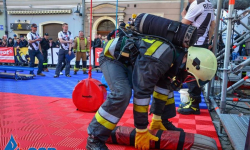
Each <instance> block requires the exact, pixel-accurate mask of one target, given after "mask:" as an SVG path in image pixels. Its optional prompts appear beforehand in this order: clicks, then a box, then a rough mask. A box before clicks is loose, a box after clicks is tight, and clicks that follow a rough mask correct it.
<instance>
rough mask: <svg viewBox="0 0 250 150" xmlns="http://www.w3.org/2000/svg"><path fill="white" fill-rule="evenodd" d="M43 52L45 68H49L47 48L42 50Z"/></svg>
mask: <svg viewBox="0 0 250 150" xmlns="http://www.w3.org/2000/svg"><path fill="white" fill-rule="evenodd" d="M42 52H43V69H47V68H48V51H47V50H44V49H43V50H42Z"/></svg>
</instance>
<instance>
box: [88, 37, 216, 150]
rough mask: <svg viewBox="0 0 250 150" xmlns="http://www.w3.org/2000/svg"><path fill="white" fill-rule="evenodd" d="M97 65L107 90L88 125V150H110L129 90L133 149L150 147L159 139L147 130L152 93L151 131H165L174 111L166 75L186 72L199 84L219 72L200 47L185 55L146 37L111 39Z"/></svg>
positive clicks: (213, 61)
mask: <svg viewBox="0 0 250 150" xmlns="http://www.w3.org/2000/svg"><path fill="white" fill-rule="evenodd" d="M201 52H202V55H201ZM204 56H206V59H204ZM99 63H100V67H101V69H102V71H103V74H104V77H105V79H106V81H107V83H108V85H109V87H110V91H111V92H110V94H109V95H108V96H107V99H106V101H105V102H104V103H103V104H102V106H101V107H100V108H99V110H98V111H97V112H96V114H95V116H94V118H93V119H92V121H91V123H90V124H89V127H88V134H89V137H88V140H87V146H86V148H87V150H107V149H108V148H107V146H106V145H105V141H106V140H107V139H108V138H109V136H110V135H111V132H112V130H114V129H115V127H116V125H117V123H118V122H119V120H120V119H121V117H122V115H123V113H124V112H125V110H126V108H127V106H128V104H129V101H130V98H131V94H132V88H133V90H134V99H133V112H134V125H135V127H136V131H135V134H136V135H135V141H134V144H133V145H135V147H136V148H138V149H143V150H147V149H149V145H150V140H153V141H158V140H159V139H158V137H156V136H153V135H151V134H150V133H149V132H148V129H147V126H148V124H149V122H148V107H149V102H150V95H151V94H153V96H154V102H153V104H154V105H152V107H153V108H151V112H152V113H153V121H152V122H151V124H150V129H161V130H167V129H168V128H169V125H168V124H169V122H168V118H170V117H174V116H175V113H176V111H175V107H174V100H173V96H174V95H173V92H172V91H173V88H172V87H173V86H171V82H170V79H169V77H170V76H171V75H176V76H177V75H178V76H181V77H180V78H182V79H185V77H186V74H187V73H185V72H188V73H191V74H192V75H194V76H195V77H196V80H197V82H198V83H199V85H200V86H203V85H204V84H205V83H206V82H208V81H209V80H211V79H212V77H213V76H214V74H215V72H216V68H217V60H216V57H215V56H214V54H213V53H212V52H210V51H208V50H206V49H204V48H195V47H190V48H189V49H188V52H185V51H184V50H181V49H180V50H176V49H175V47H174V46H173V45H172V44H171V43H170V42H167V41H165V40H162V39H159V38H158V39H157V38H152V37H149V36H147V37H129V38H128V37H125V36H124V37H123V38H122V39H118V38H116V39H113V40H110V41H109V42H108V43H107V44H106V45H105V46H104V48H103V52H102V53H101V54H100V58H99ZM132 69H133V70H132ZM180 78H179V79H180ZM168 113H170V115H168ZM164 121H166V123H164ZM172 129H174V128H172ZM177 130H178V129H177Z"/></svg>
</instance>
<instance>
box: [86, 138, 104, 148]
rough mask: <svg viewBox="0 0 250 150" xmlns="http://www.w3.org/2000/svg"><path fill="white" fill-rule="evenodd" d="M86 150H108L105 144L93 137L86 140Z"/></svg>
mask: <svg viewBox="0 0 250 150" xmlns="http://www.w3.org/2000/svg"><path fill="white" fill-rule="evenodd" d="M86 149H87V150H108V147H107V146H106V145H105V142H103V141H100V140H99V139H98V138H95V137H94V136H93V135H89V137H88V139H87V146H86Z"/></svg>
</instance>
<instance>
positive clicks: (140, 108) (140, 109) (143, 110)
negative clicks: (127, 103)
mask: <svg viewBox="0 0 250 150" xmlns="http://www.w3.org/2000/svg"><path fill="white" fill-rule="evenodd" d="M134 111H136V112H138V113H147V112H148V105H147V106H139V105H136V104H134Z"/></svg>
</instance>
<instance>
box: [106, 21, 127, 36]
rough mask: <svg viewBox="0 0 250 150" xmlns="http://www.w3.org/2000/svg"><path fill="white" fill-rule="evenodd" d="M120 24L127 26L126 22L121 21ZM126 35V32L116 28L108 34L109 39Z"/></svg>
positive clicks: (122, 26) (123, 26)
mask: <svg viewBox="0 0 250 150" xmlns="http://www.w3.org/2000/svg"><path fill="white" fill-rule="evenodd" d="M119 26H120V27H121V28H125V26H126V24H125V23H124V22H121V23H120V24H119ZM124 35H125V34H124V33H123V32H122V31H121V30H120V29H115V30H113V31H112V32H110V33H109V34H108V36H107V39H108V40H111V38H115V36H119V37H123V36H124Z"/></svg>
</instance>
